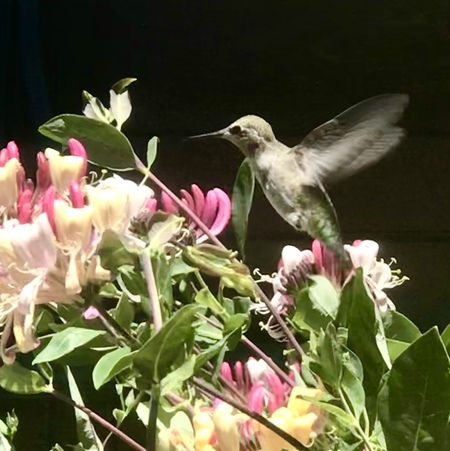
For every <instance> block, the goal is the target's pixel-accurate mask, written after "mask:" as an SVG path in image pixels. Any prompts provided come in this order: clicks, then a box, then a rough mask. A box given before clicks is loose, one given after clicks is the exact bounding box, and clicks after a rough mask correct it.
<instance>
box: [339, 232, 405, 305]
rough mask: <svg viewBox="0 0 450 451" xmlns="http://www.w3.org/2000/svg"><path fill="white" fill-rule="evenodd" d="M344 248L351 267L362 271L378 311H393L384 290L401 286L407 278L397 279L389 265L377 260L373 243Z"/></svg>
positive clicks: (359, 243) (359, 242)
mask: <svg viewBox="0 0 450 451" xmlns="http://www.w3.org/2000/svg"><path fill="white" fill-rule="evenodd" d="M344 248H345V250H346V251H347V252H348V254H349V256H350V259H351V261H352V264H353V267H354V268H361V269H362V271H363V276H364V280H365V282H366V284H367V287H368V288H369V294H370V295H371V296H372V298H373V300H374V302H375V304H376V305H377V307H378V308H379V309H380V311H381V312H385V311H387V310H395V304H394V303H393V302H392V301H391V299H389V297H388V296H387V295H386V293H385V292H384V290H386V289H389V288H393V287H396V286H398V285H401V284H402V283H403V282H405V281H406V280H408V278H407V277H405V276H403V277H399V276H398V275H397V274H394V273H393V271H392V270H391V267H390V265H388V264H387V263H385V262H383V261H378V260H377V255H378V250H379V245H378V243H377V242H375V241H372V240H363V241H355V242H354V243H353V245H345V246H344ZM393 261H394V260H393ZM396 272H397V273H398V271H396Z"/></svg>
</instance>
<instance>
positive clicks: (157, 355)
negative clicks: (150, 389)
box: [134, 304, 202, 382]
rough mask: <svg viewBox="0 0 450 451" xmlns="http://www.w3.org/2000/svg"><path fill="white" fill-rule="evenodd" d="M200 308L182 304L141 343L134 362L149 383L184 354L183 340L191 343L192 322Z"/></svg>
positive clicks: (164, 372)
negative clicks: (156, 330) (154, 332)
mask: <svg viewBox="0 0 450 451" xmlns="http://www.w3.org/2000/svg"><path fill="white" fill-rule="evenodd" d="M201 308H202V307H201V306H198V305H193V304H191V305H185V306H184V307H182V308H181V309H180V310H178V311H177V312H176V313H175V314H174V315H173V316H172V317H171V318H170V319H169V321H167V322H166V323H165V324H164V326H163V327H162V329H161V330H160V331H159V332H157V333H156V334H155V335H153V336H152V337H151V338H150V339H149V340H148V341H147V342H146V343H145V344H144V345H143V346H142V348H141V349H140V350H139V351H138V352H137V354H136V355H135V357H134V365H135V366H136V368H137V369H138V370H139V371H140V372H141V374H142V375H143V376H145V377H146V378H148V379H150V380H152V382H160V381H161V380H162V379H163V378H164V377H165V376H166V375H167V374H168V373H169V371H170V370H171V368H172V367H173V366H175V365H176V362H177V361H179V359H180V358H183V357H184V355H185V354H186V352H188V351H189V349H186V347H187V346H186V342H187V343H188V344H189V343H191V342H192V337H193V333H194V327H193V324H192V323H193V321H194V318H195V315H196V314H197V312H198V311H199V310H200V309H201ZM182 363H183V362H180V363H179V365H180V364H182ZM179 365H178V366H179Z"/></svg>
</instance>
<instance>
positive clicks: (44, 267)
mask: <svg viewBox="0 0 450 451" xmlns="http://www.w3.org/2000/svg"><path fill="white" fill-rule="evenodd" d="M57 252H58V249H57V247H56V240H55V236H54V235H53V231H52V228H51V226H50V223H49V221H48V218H47V215H46V214H45V213H42V214H41V215H39V216H38V218H37V219H36V220H35V221H34V222H33V223H31V224H19V222H18V221H17V220H10V221H7V222H6V223H4V225H3V228H1V229H0V274H1V277H0V323H1V324H3V325H4V328H3V333H2V340H1V356H2V359H3V361H4V362H5V363H12V362H13V361H14V359H15V350H14V348H13V349H8V348H7V346H8V341H9V338H10V337H11V334H13V335H14V338H15V347H16V348H17V349H18V350H19V351H21V352H29V351H31V350H33V349H35V348H36V347H37V346H38V344H39V343H38V341H37V340H36V339H35V338H34V337H33V328H32V325H33V317H34V310H35V305H36V304H39V303H45V302H51V301H53V300H54V301H58V302H67V301H69V298H70V296H69V295H68V294H67V293H66V291H65V289H64V285H63V284H62V283H61V279H62V278H63V275H62V273H61V271H60V270H58V269H57V268H56V263H57Z"/></svg>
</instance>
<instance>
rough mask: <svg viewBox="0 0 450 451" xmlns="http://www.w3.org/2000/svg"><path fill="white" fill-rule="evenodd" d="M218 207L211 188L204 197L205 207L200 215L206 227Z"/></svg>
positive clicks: (215, 196)
mask: <svg viewBox="0 0 450 451" xmlns="http://www.w3.org/2000/svg"><path fill="white" fill-rule="evenodd" d="M217 207H218V200H217V194H216V193H215V192H214V191H213V190H211V191H208V192H207V193H206V198H205V208H204V210H203V213H202V215H201V217H200V219H201V220H202V222H203V223H204V224H205V225H206V227H208V228H209V227H211V225H212V223H213V221H214V218H215V217H216V213H217Z"/></svg>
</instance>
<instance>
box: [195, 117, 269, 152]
mask: <svg viewBox="0 0 450 451" xmlns="http://www.w3.org/2000/svg"><path fill="white" fill-rule="evenodd" d="M192 138H221V139H226V140H227V141H231V142H232V143H233V144H234V145H235V146H237V147H239V149H240V150H241V151H242V152H243V153H244V155H246V156H252V155H254V153H255V152H256V151H257V149H258V148H261V147H264V145H265V144H267V143H270V142H273V141H275V135H274V134H273V131H272V127H271V126H270V124H269V123H268V122H266V121H265V120H264V119H262V118H260V117H258V116H252V115H249V116H243V117H241V118H240V119H238V120H237V121H235V122H233V123H232V124H231V125H229V126H228V127H225V128H223V129H222V130H218V131H217V132H213V133H206V134H204V135H198V136H193V137H192Z"/></svg>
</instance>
